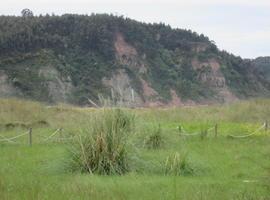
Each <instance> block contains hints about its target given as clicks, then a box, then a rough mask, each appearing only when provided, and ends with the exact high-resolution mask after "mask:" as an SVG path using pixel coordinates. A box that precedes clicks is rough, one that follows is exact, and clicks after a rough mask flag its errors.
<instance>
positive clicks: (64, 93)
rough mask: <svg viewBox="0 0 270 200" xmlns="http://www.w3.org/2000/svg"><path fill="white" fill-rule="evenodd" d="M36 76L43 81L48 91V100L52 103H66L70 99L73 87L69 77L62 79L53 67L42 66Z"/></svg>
mask: <svg viewBox="0 0 270 200" xmlns="http://www.w3.org/2000/svg"><path fill="white" fill-rule="evenodd" d="M38 76H39V77H42V79H43V80H44V85H46V87H47V90H48V98H49V99H51V101H52V102H64V103H68V102H69V101H70V99H71V97H72V92H73V89H74V86H73V85H72V81H71V78H70V77H63V76H61V74H60V73H59V72H58V71H57V69H56V68H54V67H53V66H51V65H49V66H43V67H41V68H40V69H39V72H38Z"/></svg>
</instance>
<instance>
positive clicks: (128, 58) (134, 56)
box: [103, 32, 238, 107]
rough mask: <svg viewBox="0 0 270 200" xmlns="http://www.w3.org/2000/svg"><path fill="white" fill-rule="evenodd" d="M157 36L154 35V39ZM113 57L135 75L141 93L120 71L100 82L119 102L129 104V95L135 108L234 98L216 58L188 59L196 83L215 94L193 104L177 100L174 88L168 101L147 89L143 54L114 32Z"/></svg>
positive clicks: (200, 46) (201, 46) (197, 48)
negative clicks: (118, 98) (196, 80)
mask: <svg viewBox="0 0 270 200" xmlns="http://www.w3.org/2000/svg"><path fill="white" fill-rule="evenodd" d="M159 38H160V35H157V39H159ZM114 46H115V56H116V58H117V61H118V62H119V64H121V65H123V66H127V67H128V68H129V69H131V70H132V71H133V72H135V76H137V80H139V83H138V84H139V85H140V88H141V91H136V90H134V89H135V88H134V87H133V86H132V77H130V76H129V74H128V73H127V72H126V71H125V70H124V69H122V70H120V71H117V72H115V73H113V75H112V76H111V77H106V78H104V79H103V84H104V85H105V86H106V87H109V88H111V89H112V90H113V91H114V93H115V94H117V96H118V97H121V98H122V101H125V102H131V100H132V98H131V97H132V95H131V93H132V92H131V91H134V92H133V95H134V96H135V98H134V97H133V100H134V101H135V102H133V104H134V105H136V106H146V107H156V106H183V105H195V104H200V103H215V102H232V101H235V100H237V99H238V98H237V97H236V96H235V95H234V94H233V93H232V92H231V91H230V89H229V88H228V86H227V84H226V79H225V77H224V75H223V74H222V72H221V69H220V68H221V65H220V63H219V62H218V61H217V60H216V59H209V60H207V61H204V62H201V61H199V60H198V59H197V58H194V59H192V61H191V66H192V67H193V69H194V70H195V71H196V72H197V73H198V77H197V78H198V80H199V81H200V82H201V84H203V85H205V86H206V87H209V88H211V89H212V90H213V91H214V92H215V96H214V98H209V100H204V101H201V102H197V103H196V102H194V101H193V100H185V101H183V100H182V99H181V96H179V95H178V94H179V93H181V92H177V91H176V90H175V89H174V88H170V89H169V90H170V100H165V99H163V98H162V97H161V95H160V94H159V93H158V92H157V91H156V90H155V89H154V87H153V86H151V83H150V82H149V81H147V80H146V79H145V77H147V74H148V71H149V70H148V68H149V67H148V66H147V62H146V61H145V55H143V56H139V54H138V51H137V50H136V48H135V47H134V46H132V45H131V44H129V43H127V42H126V41H125V38H124V36H123V34H121V33H119V32H118V33H116V37H115V42H114ZM206 48H207V46H206V45H205V44H197V46H196V45H195V46H194V47H193V49H192V51H194V52H197V53H198V52H202V51H205V50H206Z"/></svg>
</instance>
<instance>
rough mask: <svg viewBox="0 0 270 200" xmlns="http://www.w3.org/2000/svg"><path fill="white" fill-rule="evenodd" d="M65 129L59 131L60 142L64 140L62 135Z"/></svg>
mask: <svg viewBox="0 0 270 200" xmlns="http://www.w3.org/2000/svg"><path fill="white" fill-rule="evenodd" d="M62 131H63V128H60V129H59V142H60V141H61V139H62V138H63V134H62Z"/></svg>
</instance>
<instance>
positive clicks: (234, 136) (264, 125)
mask: <svg viewBox="0 0 270 200" xmlns="http://www.w3.org/2000/svg"><path fill="white" fill-rule="evenodd" d="M266 124H267V123H264V124H263V125H262V126H261V127H260V128H258V129H257V130H255V131H254V132H252V133H250V134H247V135H228V137H230V138H246V137H250V136H252V135H255V134H256V133H257V132H259V131H260V130H262V129H264V128H265V127H266Z"/></svg>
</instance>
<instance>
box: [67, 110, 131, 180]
mask: <svg viewBox="0 0 270 200" xmlns="http://www.w3.org/2000/svg"><path fill="white" fill-rule="evenodd" d="M133 129H134V115H132V114H130V113H127V112H125V111H123V110H120V109H105V110H103V111H102V112H97V113H95V114H94V116H93V118H92V120H91V122H90V128H89V130H88V132H87V133H85V134H84V135H79V138H78V140H77V141H76V142H75V143H74V145H73V148H72V151H71V152H72V167H73V169H75V170H80V171H81V172H88V173H96V174H103V175H109V174H124V173H125V172H127V171H128V170H129V165H128V151H127V138H128V136H129V135H130V134H131V133H132V132H133Z"/></svg>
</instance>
